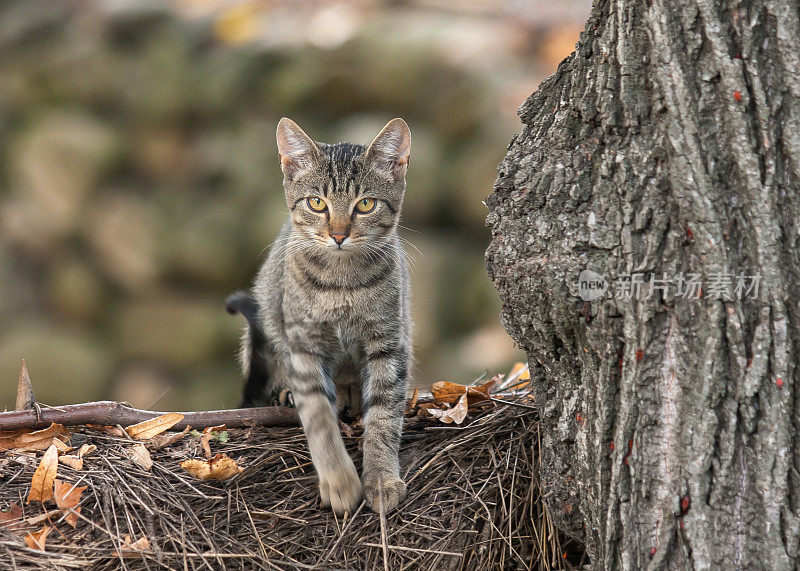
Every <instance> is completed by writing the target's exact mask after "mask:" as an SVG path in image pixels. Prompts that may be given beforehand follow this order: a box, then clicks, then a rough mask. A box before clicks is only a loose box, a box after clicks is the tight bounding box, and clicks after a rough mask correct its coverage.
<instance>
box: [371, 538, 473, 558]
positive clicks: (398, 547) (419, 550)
mask: <svg viewBox="0 0 800 571" xmlns="http://www.w3.org/2000/svg"><path fill="white" fill-rule="evenodd" d="M361 545H365V546H366V547H383V545H381V544H380V543H369V542H367V541H364V542H362V543H361ZM389 549H392V550H394V551H413V552H414V553H435V554H436V555H449V556H450V557H464V554H463V553H455V552H453V551H441V550H439V549H425V548H423V547H403V546H402V545H390V546H389Z"/></svg>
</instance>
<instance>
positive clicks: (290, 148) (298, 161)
mask: <svg viewBox="0 0 800 571" xmlns="http://www.w3.org/2000/svg"><path fill="white" fill-rule="evenodd" d="M276 139H277V140H278V154H279V155H280V159H281V170H282V171H283V176H284V179H285V180H286V181H291V180H294V179H295V178H297V175H298V174H299V173H301V172H302V171H304V170H305V169H307V168H308V167H309V166H311V164H312V163H313V162H314V161H315V160H316V159H317V158H318V157H319V154H320V151H319V148H318V147H317V145H316V144H315V143H314V141H312V140H311V137H309V136H308V135H306V134H305V131H303V130H302V129H301V128H300V127H299V126H298V125H297V123H295V122H294V121H292V120H291V119H289V118H287V117H284V118H283V119H281V120H280V121H278V131H277V133H276Z"/></svg>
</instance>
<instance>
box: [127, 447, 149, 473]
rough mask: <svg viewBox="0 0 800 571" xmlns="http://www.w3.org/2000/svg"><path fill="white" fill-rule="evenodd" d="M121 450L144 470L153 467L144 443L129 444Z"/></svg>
mask: <svg viewBox="0 0 800 571" xmlns="http://www.w3.org/2000/svg"><path fill="white" fill-rule="evenodd" d="M123 452H124V453H125V455H126V456H127V457H128V458H130V459H131V460H132V461H133V463H134V464H136V465H137V466H141V467H142V468H144V469H145V470H149V469H150V468H152V467H153V458H152V457H151V456H150V452H148V451H147V448H145V446H144V444H141V443H140V444H137V445H135V446H131V447H130V448H126V449H125V450H124V451H123Z"/></svg>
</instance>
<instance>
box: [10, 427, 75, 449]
mask: <svg viewBox="0 0 800 571" xmlns="http://www.w3.org/2000/svg"><path fill="white" fill-rule="evenodd" d="M69 437H70V432H69V430H67V429H66V428H65V427H64V426H63V425H61V424H56V423H55V422H54V423H53V424H51V425H50V426H48V427H47V428H45V429H42V430H34V431H30V430H12V431H0V451H3V450H11V449H17V450H45V449H46V448H49V447H50V445H51V444H54V443H55V442H54V441H55V440H58V444H57V445H60V446H64V447H66V444H64V441H68V440H69Z"/></svg>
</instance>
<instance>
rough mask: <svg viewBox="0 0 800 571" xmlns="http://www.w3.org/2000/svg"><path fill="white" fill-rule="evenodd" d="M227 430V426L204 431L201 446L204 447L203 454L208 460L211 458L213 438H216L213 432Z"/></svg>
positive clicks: (213, 427)
mask: <svg viewBox="0 0 800 571" xmlns="http://www.w3.org/2000/svg"><path fill="white" fill-rule="evenodd" d="M220 430H225V425H224V424H220V425H219V426H209V427H207V428H205V429H204V430H203V436H201V437H200V444H201V445H202V446H203V452H205V453H206V458H211V437H212V436H214V434H213V432H215V431H220Z"/></svg>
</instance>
